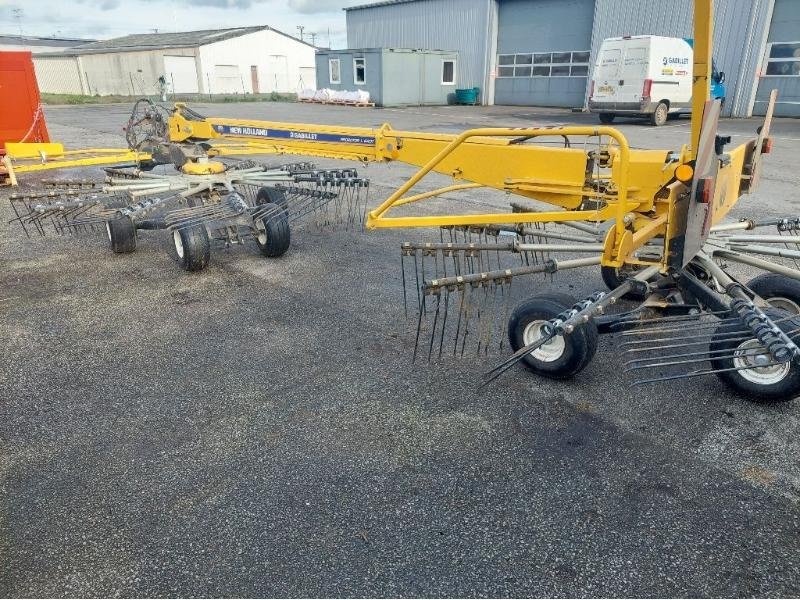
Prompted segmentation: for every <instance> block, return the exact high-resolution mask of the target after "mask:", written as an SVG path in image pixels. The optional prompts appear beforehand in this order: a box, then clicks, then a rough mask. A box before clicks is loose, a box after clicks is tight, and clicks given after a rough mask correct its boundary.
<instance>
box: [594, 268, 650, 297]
mask: <svg viewBox="0 0 800 600" xmlns="http://www.w3.org/2000/svg"><path fill="white" fill-rule="evenodd" d="M600 275H601V276H602V278H603V283H605V284H606V286H607V287H608V289H609V290H615V289H617V288H618V287H619V286H621V285H622V284H623V283H625V280H626V279H627V277H623V276H622V275H620V273H619V269H618V268H617V267H600ZM646 297H647V296H646V295H645V294H641V293H639V292H628V293H627V294H625V295H624V296H623V298H626V299H627V300H644V299H645V298H646Z"/></svg>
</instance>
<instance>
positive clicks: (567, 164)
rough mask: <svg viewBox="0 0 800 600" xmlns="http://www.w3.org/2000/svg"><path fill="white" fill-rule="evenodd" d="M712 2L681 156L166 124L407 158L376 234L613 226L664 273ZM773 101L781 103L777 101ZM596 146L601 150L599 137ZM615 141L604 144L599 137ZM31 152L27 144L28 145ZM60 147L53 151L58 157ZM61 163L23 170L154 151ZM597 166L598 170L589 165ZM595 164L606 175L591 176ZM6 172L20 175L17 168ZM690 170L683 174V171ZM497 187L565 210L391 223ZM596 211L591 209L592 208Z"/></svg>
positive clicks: (494, 138) (630, 251)
mask: <svg viewBox="0 0 800 600" xmlns="http://www.w3.org/2000/svg"><path fill="white" fill-rule="evenodd" d="M712 13H713V8H712V0H696V1H695V3H694V30H695V37H694V39H695V42H694V83H693V100H692V127H691V140H690V144H689V145H685V146H684V147H683V148H682V149H681V150H680V151H679V152H678V153H671V152H669V151H667V150H636V149H631V148H630V147H629V145H628V142H627V139H626V138H625V136H624V135H623V134H622V133H621V132H620V131H619V130H617V129H614V128H612V127H605V126H597V127H594V126H567V127H553V128H499V127H497V128H481V129H471V130H469V131H465V132H463V133H461V134H459V135H449V134H434V133H420V132H413V131H397V130H394V129H392V127H391V126H390V125H388V124H384V125H383V126H381V127H380V128H378V129H371V128H359V127H340V126H326V125H308V124H297V123H279V122H270V121H251V120H243V119H227V118H198V116H197V115H196V114H195V113H193V112H192V111H189V110H186V107H185V106H184V105H183V104H180V103H179V104H176V105H175V109H174V111H173V113H172V115H171V116H170V118H169V122H168V126H169V142H170V143H178V144H181V143H198V142H203V143H207V144H209V145H210V149H209V150H208V155H209V156H219V155H249V154H293V155H305V156H315V157H326V158H335V159H345V160H356V161H364V162H374V161H379V162H384V161H400V162H404V163H408V164H412V165H417V166H419V167H420V169H419V171H418V172H417V173H416V174H415V175H414V176H413V177H411V178H410V179H409V180H408V181H407V182H406V183H405V184H404V185H402V186H401V187H400V188H399V189H397V190H396V191H395V192H394V193H393V194H392V195H391V196H390V197H389V198H387V199H386V200H385V201H384V202H383V203H381V205H380V206H378V207H377V208H376V209H374V210H372V211H371V212H370V213H369V215H368V220H367V227H368V228H371V229H376V228H396V227H441V226H450V225H479V224H519V223H544V222H549V223H559V222H568V221H594V222H602V221H609V220H612V221H613V226H612V227H610V228H609V230H608V234H607V236H606V239H605V243H604V251H603V255H602V260H601V262H602V264H603V265H604V266H612V267H619V266H622V265H623V264H625V263H635V264H654V265H657V266H658V267H659V268H660V269H662V270H666V269H667V267H668V264H669V256H670V252H671V250H672V249H671V248H670V247H669V246H670V240H672V239H673V238H674V237H676V236H677V235H679V234H680V233H681V232H679V231H676V227H678V225H676V224H677V223H680V222H681V219H679V218H677V215H676V214H675V211H676V210H677V207H678V204H679V202H678V200H679V199H680V198H682V197H685V196H686V194H687V193H688V192H689V189H690V185H691V173H692V171H691V169H689V171H688V172H689V173H690V176H689V178H688V179H687V178H686V177H683V178H682V180H678V179H677V178H676V177H675V171H676V168H677V167H678V166H680V165H687V166H692V165H693V161H694V159H695V158H696V153H697V148H698V145H699V140H700V133H701V123H702V118H703V111H704V107H705V106H706V103H707V101H708V97H709V79H710V70H711V36H712V30H713V26H712V23H713V14H712ZM773 100H774V98H773ZM765 130H766V131H764V132H762V135H761V136H759V138H757V139H753V140H749V141H748V142H746V143H744V144H742V145H740V146H738V147H737V148H734V149H732V150H730V151H728V152H727V155H728V157H729V160H727V161H726V162H725V164H722V165H721V166H720V169H719V172H718V174H717V178H716V182H717V185H716V186H715V189H714V198H713V206H714V210H713V222H712V224H717V223H718V222H719V221H720V220H722V219H723V218H724V217H725V216H726V215H727V214H728V212H729V211H730V210H731V208H732V207H733V206H734V205H735V203H736V202H737V201H738V199H739V197H740V196H741V195H742V194H743V193H747V192H748V191H750V190H751V189H752V186H753V184H754V183H755V178H756V176H757V174H756V173H755V172H754V171H755V170H756V168H757V160H758V157H759V155H760V152H761V147H762V146H761V145H762V144H763V141H764V140H763V138H764V137H765V136H766V135H767V134H768V124H767V126H766V127H765ZM543 137H548V138H559V139H561V138H563V139H564V140H569V139H570V138H575V137H582V138H584V139H585V140H586V142H585V143H584V144H583V147H563V148H557V147H546V146H543V145H536V144H524V143H521V142H524V141H528V140H540V139H541V138H543ZM594 139H597V140H598V144H597V146H596V147H594V146H591V142H590V141H591V140H594ZM604 139H605V140H607V142H604V143H601V141H602V140H604ZM22 146H28V145H22ZM14 150H15V149H14V148H11V149H10V151H9V153H10V154H11V155H12V156H16V157H24V156H25V155H26V153H27V155H28V156H30V155H31V154H33V156H36V155H37V152H39V150H37V149H31V148H28V149H26V148H19V149H16V150H17V152H18V154H15V153H14ZM51 150H52V149H51ZM50 154H56V155H58V157H59V158H58V160H57V161H55V162H47V161H45V160H41V161H39V163H38V164H27V165H26V164H21V165H19V166H16V167H14V169H13V170H15V171H16V172H17V173H22V172H28V171H37V170H43V169H47V168H54V167H61V166H86V165H92V164H108V163H110V162H119V161H125V160H128V161H130V160H147V159H149V158H150V155H149V154H146V153H136V152H119V151H113V150H93V151H91V150H87V151H85V154H86V156H81V155H80V153H69V152H64V151H63V149H61V150H60V153H59V152H58V149H55V151H54V152H51V153H50ZM590 161H591V162H590ZM587 164H591V165H593V166H596V167H597V170H596V171H595V169H594V168H592V169H587ZM7 167H8V170H9V171H10V172H12V173H13V170H12V168H11V164H10V163H8V164H7ZM684 170H685V169H684ZM431 172H436V173H440V174H444V175H447V176H450V177H452V178H453V179H454V180H456V183H453V184H451V185H447V186H444V187H441V188H439V189H436V190H433V191H427V192H424V193H417V194H411V195H407V194H409V192H411V190H412V188H414V186H415V185H417V184H418V183H419V182H420V181H421V180H422V179H423V178H424V177H425V176H426V175H428V174H429V173H431ZM478 187H489V188H494V189H497V190H502V191H506V192H510V193H513V194H516V195H520V196H524V197H528V198H531V199H534V200H538V201H542V202H545V203H547V204H550V205H552V206H554V207H558V208H559V210H552V211H546V212H515V213H507V212H506V213H481V214H449V215H418V216H413V215H410V216H409V215H404V216H397V215H396V214H394V213H395V212H396V209H398V208H399V207H403V206H407V205H410V204H413V203H417V202H419V201H422V200H426V199H429V198H433V197H437V196H441V195H443V194H448V193H451V192H457V191H461V190H465V189H472V188H478ZM587 206H588V207H587ZM655 238H659V239H663V240H664V243H663V251H662V253H661V257H660V259H658V260H657V261H654V260H653V259H648V260H645V261H643V260H641V259H640V258H637V257H636V256H635V252H636V251H637V250H638V249H640V248H641V247H642V246H644V245H645V244H646V243H648V242H650V241H652V240H654V239H655Z"/></svg>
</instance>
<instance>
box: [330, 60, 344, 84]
mask: <svg viewBox="0 0 800 600" xmlns="http://www.w3.org/2000/svg"><path fill="white" fill-rule="evenodd" d="M328 79H329V80H330V82H331V83H342V69H341V66H340V63H339V59H338V58H329V59H328Z"/></svg>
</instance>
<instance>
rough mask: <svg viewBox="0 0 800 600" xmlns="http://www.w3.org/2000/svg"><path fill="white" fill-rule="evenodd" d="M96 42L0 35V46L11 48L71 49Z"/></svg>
mask: <svg viewBox="0 0 800 600" xmlns="http://www.w3.org/2000/svg"><path fill="white" fill-rule="evenodd" d="M94 41H96V40H87V39H79V38H65V37H39V36H35V35H14V34H10V33H0V44H7V45H10V46H11V45H13V46H54V47H63V46H67V47H72V46H80V45H82V44H89V43H92V42H94Z"/></svg>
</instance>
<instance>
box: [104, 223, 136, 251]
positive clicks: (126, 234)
mask: <svg viewBox="0 0 800 600" xmlns="http://www.w3.org/2000/svg"><path fill="white" fill-rule="evenodd" d="M106 233H107V234H108V241H109V242H111V250H112V251H113V252H114V253H116V254H129V253H131V252H133V251H134V250H136V225H134V223H133V220H132V219H131V218H130V217H125V216H119V217H117V218H116V219H111V220H109V221H106Z"/></svg>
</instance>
